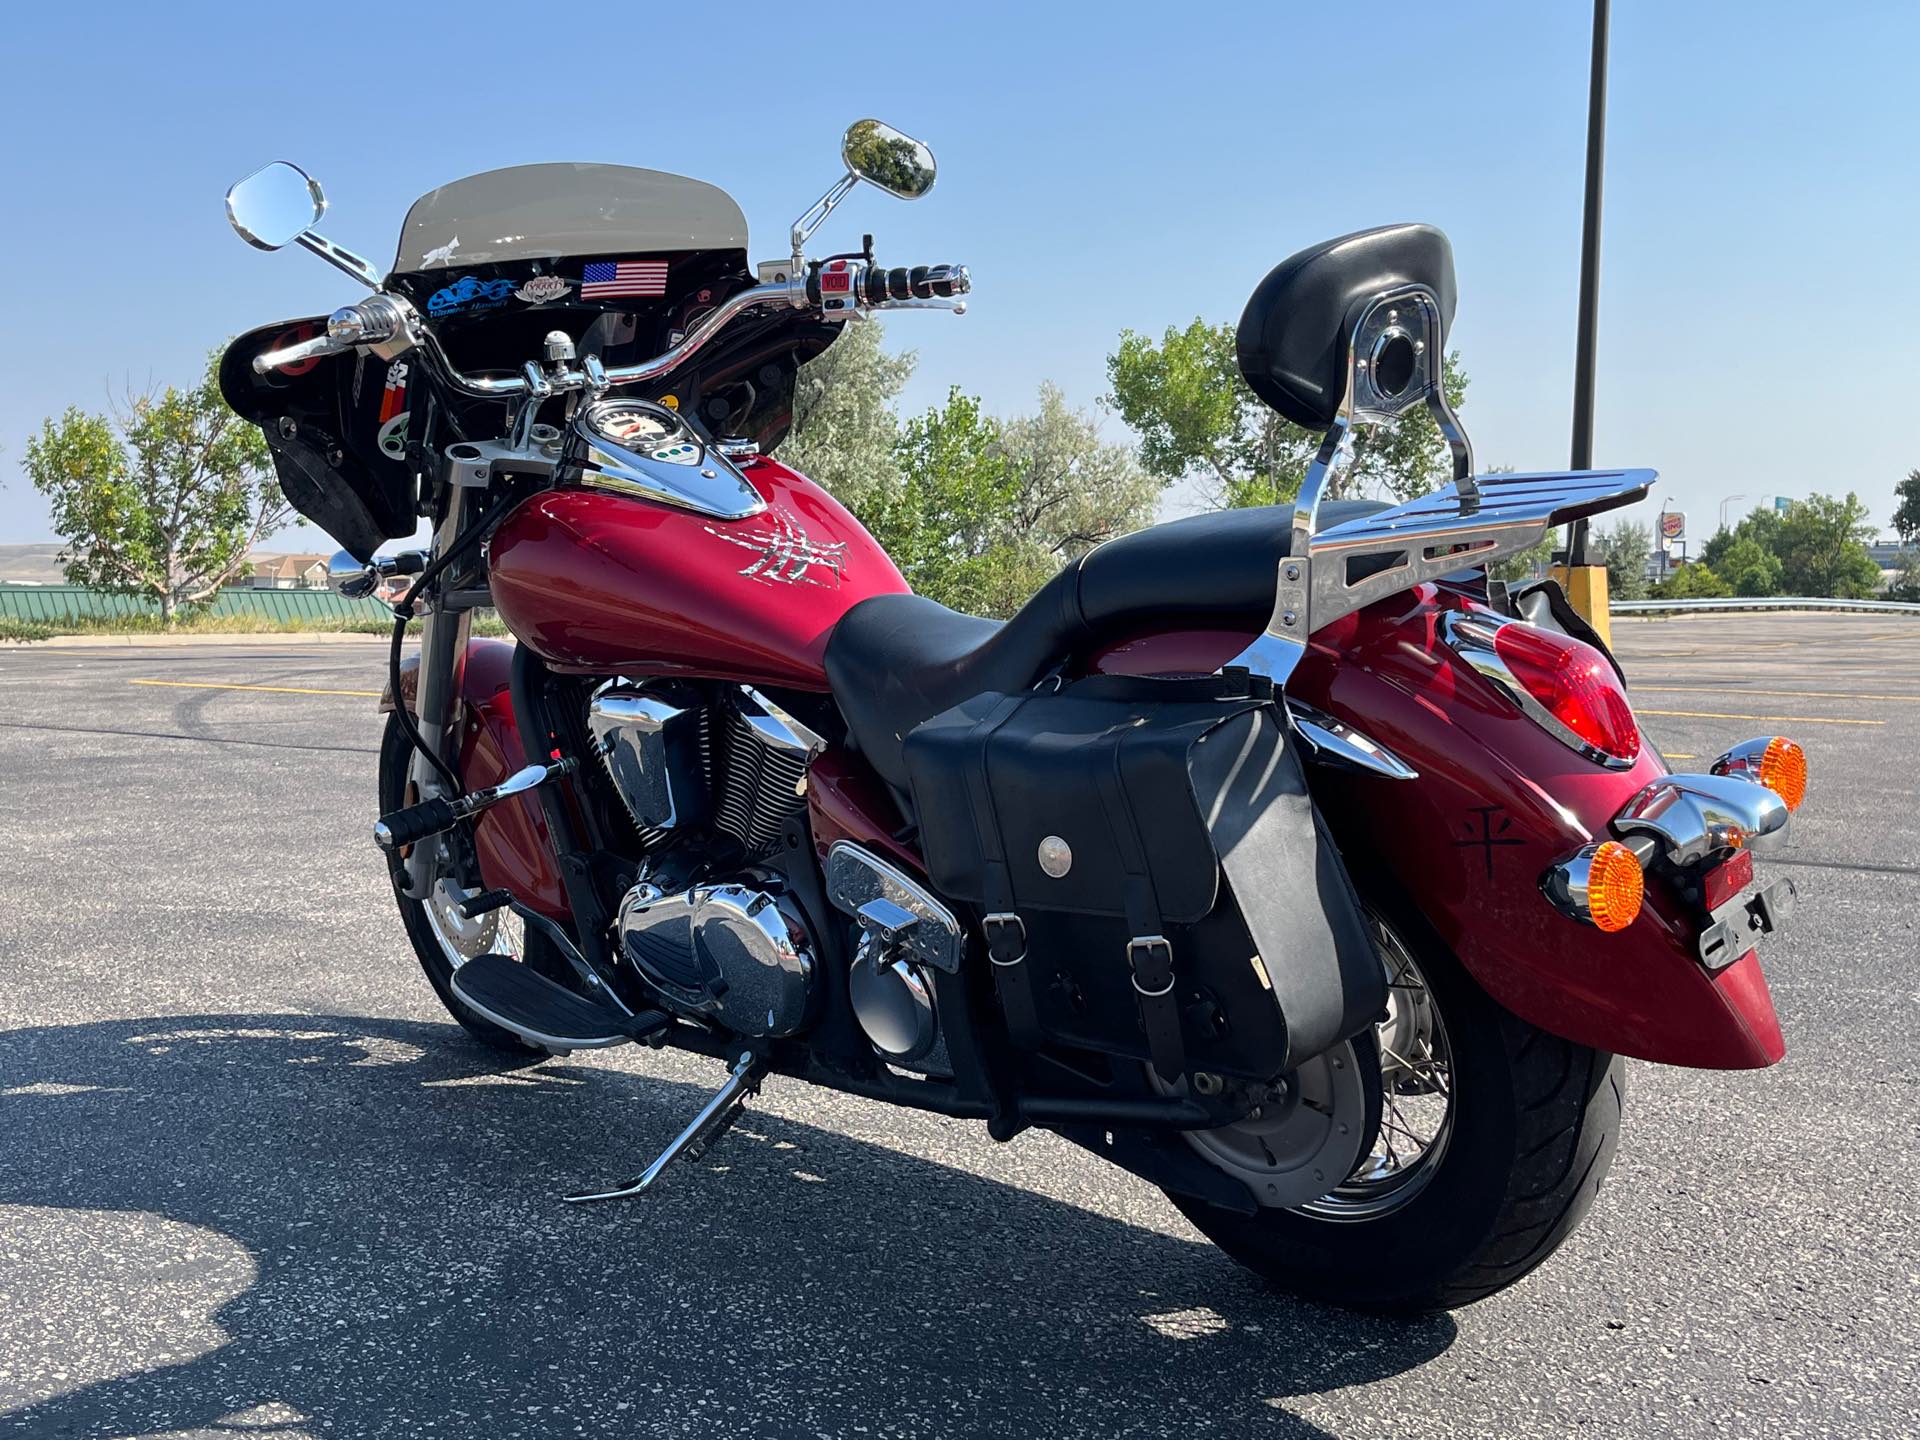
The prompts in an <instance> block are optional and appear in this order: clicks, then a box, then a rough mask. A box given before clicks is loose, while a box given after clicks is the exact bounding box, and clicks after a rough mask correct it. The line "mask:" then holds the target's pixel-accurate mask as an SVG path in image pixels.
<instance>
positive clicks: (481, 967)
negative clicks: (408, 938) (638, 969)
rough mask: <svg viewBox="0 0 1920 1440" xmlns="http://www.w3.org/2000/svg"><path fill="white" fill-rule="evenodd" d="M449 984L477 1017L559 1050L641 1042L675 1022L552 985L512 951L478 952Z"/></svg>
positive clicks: (660, 1013) (659, 1013) (657, 1012)
mask: <svg viewBox="0 0 1920 1440" xmlns="http://www.w3.org/2000/svg"><path fill="white" fill-rule="evenodd" d="M452 988H453V993H454V994H455V995H457V996H459V997H460V999H461V1000H462V1001H463V1002H464V1003H465V1004H466V1006H467V1008H468V1009H470V1010H472V1011H473V1012H474V1013H475V1014H477V1015H479V1016H480V1017H481V1018H483V1019H486V1020H491V1021H492V1022H493V1023H494V1024H496V1025H498V1026H500V1028H501V1029H503V1030H511V1031H512V1032H513V1033H514V1034H515V1035H518V1036H519V1037H520V1038H521V1039H522V1040H528V1041H531V1042H532V1043H533V1044H535V1045H544V1046H546V1047H547V1048H548V1049H549V1050H557V1051H561V1052H562V1053H564V1052H566V1051H569V1050H598V1049H602V1048H604V1047H605V1046H608V1045H624V1044H625V1043H626V1042H627V1041H629V1040H644V1039H646V1037H647V1036H649V1035H651V1034H653V1033H654V1032H655V1031H656V1030H664V1029H665V1028H666V1027H667V1026H668V1025H670V1024H672V1023H673V1017H672V1016H670V1015H668V1014H667V1013H666V1012H665V1011H662V1010H642V1011H641V1012H639V1013H638V1014H636V1015H627V1014H623V1013H622V1012H621V1011H620V1010H618V1009H616V1008H615V1007H614V1006H612V1005H609V1004H606V1003H604V1002H602V1001H599V1000H593V999H590V998H588V997H587V996H585V995H582V994H580V993H579V992H577V991H574V990H569V989H567V987H566V986H564V985H557V984H555V983H554V982H553V981H551V980H549V979H548V978H547V977H546V976H544V975H542V974H540V973H539V972H538V971H537V970H530V969H528V968H527V967H526V966H525V965H523V964H521V963H520V962H519V961H518V960H515V959H514V958H513V957H512V956H510V955H476V956H475V957H474V958H473V959H471V960H469V961H467V962H466V964H464V965H462V966H461V967H460V968H459V969H457V970H455V971H454V972H453V980H452Z"/></svg>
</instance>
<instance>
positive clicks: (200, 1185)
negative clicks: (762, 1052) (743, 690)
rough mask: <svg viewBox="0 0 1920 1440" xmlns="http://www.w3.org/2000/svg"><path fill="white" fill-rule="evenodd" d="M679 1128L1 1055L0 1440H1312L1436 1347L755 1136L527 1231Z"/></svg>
mask: <svg viewBox="0 0 1920 1440" xmlns="http://www.w3.org/2000/svg"><path fill="white" fill-rule="evenodd" d="M776 1083H778V1082H776ZM701 1098H702V1095H701V1092H698V1091H697V1090H696V1089H695V1088H694V1087H692V1086H690V1085H686V1084H681V1083H676V1082H670V1081H665V1080H659V1079H653V1078H649V1077H646V1076H643V1075H637V1074H634V1073H631V1072H628V1071H623V1070H616V1069H609V1068H604V1067H599V1066H593V1067H589V1066H583V1065H579V1064H575V1063H573V1062H571V1061H568V1060H564V1059H556V1060H549V1061H547V1062H546V1063H544V1064H542V1065H540V1066H538V1067H522V1068H517V1069H516V1068H512V1067H511V1066H506V1067H503V1065H502V1063H501V1060H500V1057H498V1056H495V1055H492V1054H490V1053H488V1052H486V1051H483V1050H481V1049H480V1048H478V1047H477V1046H475V1045H474V1044H472V1043H471V1042H470V1041H468V1040H467V1039H466V1038H465V1037H464V1036H462V1035H460V1033H459V1032H458V1031H457V1030H455V1029H453V1027H451V1026H449V1025H430V1024H420V1023H413V1022H395V1021H388V1020H368V1019H359V1018H349V1017H341V1016H314V1015H200V1016H186V1017H180V1016H173V1017H167V1018H162V1019H148V1020H131V1021H114V1022H102V1023H96V1024H87V1025H76V1026H64V1027H47V1028H40V1029H22V1030H14V1031H10V1032H5V1033H0V1136H4V1137H5V1141H4V1143H0V1204H4V1205H6V1206H8V1207H10V1208H9V1209H8V1210H7V1211H6V1212H5V1216H6V1218H5V1221H4V1224H3V1226H0V1230H3V1232H4V1240H3V1241H0V1435H32V1436H35V1437H56V1436H101V1437H104V1436H118V1435H127V1434H135V1433H137V1434H155V1433H160V1434H165V1433H170V1432H179V1431H187V1432H191V1433H193V1434H196V1435H197V1434H201V1433H208V1434H223V1435H226V1434H234V1433H247V1434H251V1435H255V1436H270V1437H276V1440H278V1437H294V1436H304V1435H310V1434H311V1435H320V1434H326V1435H338V1436H419V1435H433V1436H439V1437H456V1436H468V1435H475V1436H477V1435H486V1436H507V1435H519V1434H527V1435H535V1434H538V1435H576V1434H580V1435H649V1436H651V1435H661V1434H680V1433H687V1434H703V1435H718V1434H734V1433H741V1434H755V1435H788V1434H792V1435H808V1436H818V1435H824V1436H839V1435H843V1434H849V1433H854V1432H855V1431H859V1432H861V1433H866V1434H874V1435H891V1434H899V1435H911V1436H916V1437H922V1436H933V1435H987V1434H1021V1435H1035V1434H1040V1435H1049V1436H1060V1435H1068V1434H1078V1433H1087V1434H1099V1435H1111V1434H1116V1433H1120V1432H1121V1431H1126V1432H1128V1433H1141V1434H1179V1433H1190V1432H1192V1431H1194V1430H1196V1429H1208V1430H1218V1429H1221V1428H1224V1429H1227V1430H1229V1431H1232V1430H1237V1429H1241V1428H1244V1429H1246V1430H1248V1431H1250V1432H1251V1433H1260V1434H1290V1435H1321V1434H1323V1433H1324V1432H1322V1431H1320V1430H1319V1429H1317V1428H1316V1427H1313V1426H1311V1425H1309V1424H1307V1423H1306V1422H1305V1421H1304V1420H1302V1419H1300V1418H1299V1417H1298V1416H1297V1415H1295V1414H1293V1413H1292V1411H1291V1410H1290V1409H1289V1408H1288V1406H1287V1404H1286V1402H1287V1400H1288V1398H1289V1397H1292V1396H1297V1395H1302V1394H1310V1393H1314V1392H1318V1391H1323V1390H1329V1389H1334V1388H1338V1387H1342V1386H1348V1385H1354V1384H1361V1383H1365V1382H1368V1381H1373V1380H1378V1379H1381V1378H1384V1377H1386V1376H1390V1375H1394V1374H1397V1373H1399V1372H1401V1371H1403V1370H1406V1369H1409V1368H1411V1367H1413V1366H1415V1365H1418V1364H1420V1363H1422V1362H1424V1361H1426V1360H1428V1359H1430V1358H1432V1357H1433V1356H1435V1355H1437V1354H1439V1353H1440V1352H1441V1351H1443V1350H1445V1349H1446V1347H1447V1346H1448V1345H1449V1344H1450V1343H1451V1342H1452V1340H1453V1337H1454V1334H1455V1330H1454V1325H1453V1322H1452V1321H1451V1320H1450V1319H1448V1318H1446V1317H1444V1316H1438V1317H1431V1318H1428V1319H1425V1320H1419V1321H1413V1322H1405V1321H1401V1322H1395V1321H1388V1320H1380V1319H1375V1318H1372V1317H1367V1316H1359V1315H1353V1314H1349V1313H1346V1312H1343V1311H1338V1310H1331V1309H1325V1308H1321V1307H1317V1306H1312V1305H1306V1304H1302V1303H1299V1302H1295V1301H1291V1300H1287V1299H1284V1298H1280V1297H1276V1296H1274V1295H1272V1294H1270V1293H1268V1292H1266V1291H1265V1290H1263V1289H1262V1288H1261V1287H1260V1285H1259V1284H1258V1283H1257V1282H1256V1281H1255V1280H1254V1279H1253V1278H1252V1277H1251V1276H1248V1275H1247V1274H1245V1273H1244V1272H1242V1271H1240V1270H1239V1269H1238V1268H1237V1267H1235V1266H1234V1265H1232V1264H1231V1262H1229V1261H1227V1260H1226V1259H1225V1258H1224V1257H1223V1256H1221V1255H1219V1254H1218V1253H1217V1252H1216V1251H1214V1250H1212V1249H1211V1247H1208V1246H1205V1245H1203V1244H1201V1243H1199V1242H1197V1241H1189V1240H1183V1239H1178V1238H1174V1237H1171V1236H1167V1235H1162V1234H1159V1233H1157V1232H1155V1231H1152V1230H1148V1229H1143V1228H1140V1227H1138V1226H1135V1225H1130V1224H1126V1223H1124V1222H1121V1221H1117V1220H1114V1219H1111V1218H1109V1217H1106V1216H1103V1215H1099V1214H1095V1213H1093V1212H1091V1211H1089V1210H1085V1209H1082V1208H1080V1207H1078V1206H1076V1205H1072V1204H1068V1203H1063V1202H1062V1201H1059V1200H1056V1199H1050V1198H1047V1197H1045V1196H1042V1195H1038V1194H1035V1193H1033V1192H1031V1191H1029V1190H1025V1189H1020V1188H1016V1187H1015V1186H1012V1185H1008V1184H1003V1183H1000V1182H998V1181H994V1180H988V1179H984V1178H981V1177H980V1176H977V1175H975V1174H972V1173H969V1172H968V1171H966V1170H963V1169H958V1168H952V1167H949V1166H946V1165H942V1164H939V1163H937V1162H934V1161H930V1160H927V1159H923V1158H920V1157H919V1156H915V1155H905V1154H901V1153H899V1152H897V1151H895V1150H892V1149H888V1148H885V1147H884V1146H882V1145H880V1144H875V1143H870V1142H868V1141H865V1140H861V1139H856V1138H853V1137H850V1136H848V1135H846V1134H842V1133H836V1132H833V1131H827V1130H822V1129H818V1128H815V1127H812V1126H808V1125H802V1124H797V1123H794V1122H791V1121H787V1120H784V1119H781V1118H779V1117H777V1116H774V1115H771V1114H769V1113H767V1112H765V1111H754V1110H750V1111H749V1112H748V1115H747V1116H746V1117H745V1118H744V1119H743V1120H742V1121H741V1123H740V1125H739V1127H738V1128H737V1129H736V1131H735V1133H734V1134H733V1135H731V1136H729V1137H728V1138H727V1139H726V1140H725V1141H723V1142H722V1144H721V1145H720V1146H719V1147H718V1148H716V1149H715V1150H714V1152H713V1153H712V1154H711V1155H709V1156H708V1157H706V1159H705V1160H703V1161H701V1162H699V1163H698V1164H696V1165H692V1166H689V1167H687V1168H685V1169H684V1170H682V1171H681V1172H680V1173H677V1174H674V1175H672V1176H671V1177H670V1179H669V1183H668V1184H666V1185H664V1186H663V1187H662V1188H661V1190H660V1191H659V1192H658V1193H657V1194H652V1195H649V1196H647V1197H646V1198H645V1199H643V1200H640V1201H635V1202H627V1203H625V1204H623V1205H615V1206H611V1207H585V1208H579V1209H576V1208H573V1207H569V1206H565V1205H563V1204H561V1203H560V1202H559V1200H558V1199H557V1194H558V1192H559V1191H561V1190H563V1189H565V1188H567V1186H568V1185H570V1184H576V1183H578V1182H580V1181H582V1180H595V1179H604V1178H609V1177H607V1176H606V1175H604V1174H598V1173H596V1170H597V1169H601V1168H604V1167H606V1166H608V1165H612V1166H614V1167H615V1168H618V1166H619V1163H620V1157H621V1156H623V1155H624V1156H627V1157H628V1158H636V1159H638V1158H644V1157H643V1156H642V1155H641V1151H642V1150H644V1148H645V1146H646V1145H647V1144H657V1143H663V1142H664V1140H665V1139H666V1138H667V1136H668V1135H670V1134H671V1133H672V1131H673V1130H674V1129H676V1128H677V1127H678V1126H679V1124H680V1123H682V1120H683V1118H684V1117H685V1116H686V1115H688V1114H690V1113H691V1112H692V1111H693V1109H694V1108H695V1107H696V1105H697V1104H698V1103H699V1101H700V1099H701ZM877 1113H878V1111H877V1108H876V1114H877ZM892 1118H893V1117H892V1116H891V1115H889V1116H888V1117H887V1119H888V1121H889V1122H890V1121H891V1120H892ZM914 1124H915V1126H916V1129H915V1131H914V1134H915V1135H916V1136H925V1135H932V1136H933V1137H934V1139H933V1140H932V1141H931V1142H930V1143H931V1144H932V1145H933V1146H935V1147H936V1149H937V1147H938V1145H939V1143H940V1139H939V1137H940V1136H941V1135H942V1134H945V1133H951V1134H952V1135H953V1136H954V1137H955V1138H956V1139H958V1138H959V1137H960V1131H959V1129H958V1128H957V1127H956V1128H954V1129H953V1130H952V1131H950V1132H949V1131H946V1130H945V1129H944V1128H943V1127H946V1126H947V1125H948V1122H945V1121H940V1120H937V1119H929V1117H915V1118H914ZM879 1133H887V1132H885V1131H881V1132H879ZM917 1143H920V1144H921V1145H922V1148H926V1145H927V1143H929V1142H927V1141H925V1140H924V1139H921V1140H919V1141H917ZM964 1143H966V1144H968V1145H969V1146H970V1145H971V1144H972V1143H973V1141H972V1140H971V1138H970V1137H969V1138H967V1139H966V1140H965V1142H964ZM1017 1143H1019V1142H1016V1144H1017ZM630 1147H638V1148H630ZM636 1168H637V1167H636ZM722 1170H724V1171H725V1172H726V1173H716V1172H719V1171H722ZM1096 1173H1097V1172H1096ZM1169 1214H1171V1211H1169Z"/></svg>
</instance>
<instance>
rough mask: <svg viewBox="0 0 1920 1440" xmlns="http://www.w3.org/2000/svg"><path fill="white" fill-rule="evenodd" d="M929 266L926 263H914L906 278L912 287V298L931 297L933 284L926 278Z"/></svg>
mask: <svg viewBox="0 0 1920 1440" xmlns="http://www.w3.org/2000/svg"><path fill="white" fill-rule="evenodd" d="M931 268H932V267H930V266H926V265H916V266H914V267H913V270H912V273H911V274H910V276H909V277H908V279H909V283H910V285H911V286H912V289H913V298H914V299H916V300H931V299H932V298H933V286H932V285H931V284H930V283H929V282H928V280H927V274H928V272H929V270H930V269H931Z"/></svg>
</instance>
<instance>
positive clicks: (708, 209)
mask: <svg viewBox="0 0 1920 1440" xmlns="http://www.w3.org/2000/svg"><path fill="white" fill-rule="evenodd" d="M746 248H747V217H746V216H745V215H743V214H741V212H740V207H739V206H738V205H737V204H735V203H734V201H733V198H732V197H731V196H730V195H728V194H727V193H726V191H724V190H722V189H720V188H719V187H718V186H717V185H709V184H707V183H706V182H705V181H704V180H689V179H688V178H687V177H686V176H684V175H669V174H667V173H666V172H664V171H661V170H641V169H638V168H636V167H634V166H631V165H570V164H554V165H514V166H511V167H509V168H507V169H505V170H488V171H484V172H483V173H481V174H479V175H469V176H467V178H466V179H464V180H455V181H453V182H452V183H451V184H447V185H442V186H441V187H440V188H439V189H437V190H429V191H428V192H427V193H426V194H425V195H422V196H421V197H420V198H419V199H418V200H416V201H414V202H413V208H412V209H410V210H409V211H407V218H406V219H405V221H403V222H402V223H401V226H400V250H399V254H398V255H397V257H396V258H395V260H394V264H393V268H394V270H395V271H396V272H398V273H403V274H417V273H419V272H421V271H431V270H442V269H451V268H454V267H458V266H468V265H491V264H503V263H511V262H513V261H521V260H555V259H560V258H562V257H565V256H569V255H611V254H630V255H643V254H654V253H662V252H671V251H685V250H740V251H745V249H746Z"/></svg>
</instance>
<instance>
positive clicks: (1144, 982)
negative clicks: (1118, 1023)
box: [1127, 935, 1187, 1085]
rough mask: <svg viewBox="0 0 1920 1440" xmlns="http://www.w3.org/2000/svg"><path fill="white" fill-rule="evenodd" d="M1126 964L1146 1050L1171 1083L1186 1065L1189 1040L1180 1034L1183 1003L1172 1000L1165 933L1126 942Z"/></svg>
mask: <svg viewBox="0 0 1920 1440" xmlns="http://www.w3.org/2000/svg"><path fill="white" fill-rule="evenodd" d="M1127 966H1128V968H1129V969H1130V970H1132V972H1133V989H1134V993H1135V994H1137V995H1138V996H1139V997H1140V1028H1141V1029H1142V1030H1144V1031H1146V1034H1147V1054H1148V1055H1150V1056H1151V1057H1152V1059H1153V1068H1154V1069H1155V1070H1156V1071H1157V1072H1158V1073H1159V1076H1160V1078H1161V1079H1162V1080H1164V1081H1166V1082H1167V1084H1169V1085H1171V1084H1173V1083H1174V1082H1175V1081H1176V1080H1178V1079H1179V1078H1180V1077H1181V1076H1182V1075H1183V1074H1185V1073H1186V1069H1187V1047H1186V1042H1185V1041H1184V1040H1183V1039H1182V1038H1181V1036H1180V1007H1179V1006H1177V1005H1176V1004H1174V1001H1173V946H1172V945H1171V944H1170V943H1169V942H1168V940H1167V937H1166V936H1164V935H1136V936H1134V937H1133V939H1131V940H1129V941H1128V942H1127Z"/></svg>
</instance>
